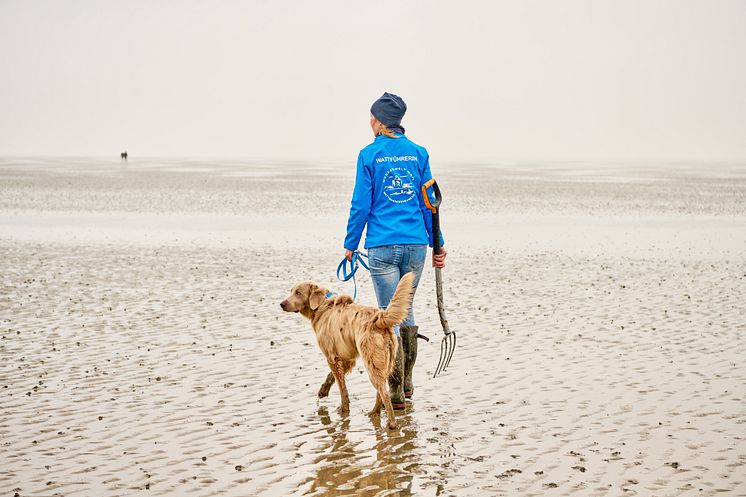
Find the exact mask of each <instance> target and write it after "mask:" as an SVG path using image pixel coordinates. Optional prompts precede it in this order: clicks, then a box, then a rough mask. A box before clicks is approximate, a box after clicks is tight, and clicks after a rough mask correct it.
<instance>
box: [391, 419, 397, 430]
mask: <svg viewBox="0 0 746 497" xmlns="http://www.w3.org/2000/svg"><path fill="white" fill-rule="evenodd" d="M397 428H399V425H397V424H396V421H389V430H396V429H397Z"/></svg>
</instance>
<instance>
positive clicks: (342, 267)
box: [337, 250, 370, 300]
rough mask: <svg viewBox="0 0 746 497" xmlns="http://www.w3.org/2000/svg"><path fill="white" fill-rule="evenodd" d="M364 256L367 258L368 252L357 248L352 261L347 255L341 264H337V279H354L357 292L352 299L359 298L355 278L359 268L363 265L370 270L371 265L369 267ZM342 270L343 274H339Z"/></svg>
mask: <svg viewBox="0 0 746 497" xmlns="http://www.w3.org/2000/svg"><path fill="white" fill-rule="evenodd" d="M363 258H365V259H367V258H368V254H364V253H362V252H360V251H359V250H356V251H354V252H353V253H352V260H351V261H348V260H347V258H346V257H345V258H344V259H342V262H340V263H339V266H337V279H338V280H339V281H350V279H352V283H353V284H354V285H355V293H354V294H353V296H352V300H357V280H356V279H355V273H356V272H357V270H358V268H359V267H360V266H361V265H362V266H363V267H364V268H365V269H367V270H368V271H370V267H368V264H367V263H366V262H365V261H364V260H363ZM348 266H349V269H348ZM340 271H342V276H340V275H339V272H340Z"/></svg>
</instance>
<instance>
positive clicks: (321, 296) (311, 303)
mask: <svg viewBox="0 0 746 497" xmlns="http://www.w3.org/2000/svg"><path fill="white" fill-rule="evenodd" d="M325 299H326V294H325V293H324V291H323V290H322V289H321V288H319V287H317V286H316V285H314V286H313V288H311V296H310V297H308V307H310V308H311V310H312V311H315V310H316V309H318V308H319V306H320V305H321V303H322V302H323V301H324V300H325Z"/></svg>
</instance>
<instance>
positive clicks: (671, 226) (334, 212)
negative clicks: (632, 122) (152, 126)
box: [0, 159, 746, 496]
mask: <svg viewBox="0 0 746 497" xmlns="http://www.w3.org/2000/svg"><path fill="white" fill-rule="evenodd" d="M352 168H353V165H339V164H328V165H306V164H266V163H265V164H253V163H248V162H242V161H184V160H180V161H179V160H173V161H141V162H140V161H131V162H130V163H129V164H127V165H126V166H122V165H121V164H120V163H119V162H115V161H104V160H93V159H77V160H71V159H44V160H13V159H3V160H0V191H1V192H2V194H1V195H0V255H1V257H0V399H1V400H0V406H1V411H0V440H1V442H0V494H2V495H15V494H18V495H20V496H52V495H65V496H67V495H70V496H74V495H79V496H93V495H95V496H124V495H198V496H210V495H228V496H245V495H267V496H272V495H316V496H322V495H324V496H337V495H371V496H372V495H376V496H385V495H424V496H430V495H433V496H434V495H443V496H447V495H454V496H472V495H473V496H482V495H505V496H537V495H542V496H543V495H589V496H617V495H640V496H674V495H675V496H678V495H698V496H699V495H721V494H723V495H746V469H745V466H746V442H745V441H744V438H745V437H746V432H745V431H744V424H745V423H746V409H745V407H744V406H746V401H745V400H746V390H745V389H744V385H745V384H746V367H744V363H743V358H744V356H745V355H746V342H745V340H744V333H746V318H744V316H746V303H745V302H746V165H743V164H683V163H682V164H624V165H617V164H564V163H552V164H499V165H480V164H473V165H438V166H437V167H436V171H437V172H438V178H439V183H440V184H441V188H442V190H443V193H444V197H445V200H444V205H443V215H442V217H443V227H444V231H445V236H446V245H447V247H448V248H449V250H450V255H449V260H448V268H447V269H446V271H445V273H444V285H445V301H446V306H447V309H448V318H449V321H450V324H451V327H452V329H454V330H455V331H456V332H457V333H458V348H457V350H456V353H455V355H454V358H453V361H452V364H451V367H450V368H449V369H448V370H447V371H446V373H445V374H443V375H441V376H439V377H438V378H435V379H432V378H431V376H432V373H433V371H434V368H435V365H436V363H437V360H438V354H439V351H440V349H439V341H440V336H441V332H440V330H439V322H438V318H437V312H436V307H435V292H434V277H433V274H432V271H431V270H428V271H427V272H426V273H425V274H424V275H423V279H422V282H421V284H420V289H419V290H418V293H417V297H416V299H415V313H416V315H417V320H418V322H419V324H420V326H421V332H422V333H424V334H425V335H427V336H429V337H430V338H431V341H430V343H425V342H421V343H420V352H419V358H418V363H417V366H416V368H415V387H416V391H415V396H414V398H413V400H412V402H411V403H408V405H407V410H406V412H405V413H402V414H400V415H399V416H398V421H399V424H400V426H401V428H400V429H399V430H398V431H389V430H387V429H386V428H385V416H384V418H383V420H378V419H374V420H371V419H370V418H369V417H368V416H366V414H365V413H366V411H367V410H368V409H370V407H372V405H373V402H374V392H373V389H372V387H371V386H370V383H369V382H368V379H367V376H366V375H365V374H364V371H363V369H362V364H359V365H358V367H357V368H356V370H355V371H353V373H352V375H351V377H350V378H349V380H348V386H349V389H350V397H351V407H352V412H351V413H350V415H349V416H346V417H343V416H341V415H340V413H339V412H338V410H337V407H338V405H339V397H338V391H337V389H336V387H334V388H333V389H332V392H331V395H330V396H329V397H328V398H325V399H321V400H318V399H317V398H316V396H315V394H316V391H317V389H318V386H319V385H320V383H321V381H322V380H323V379H324V377H325V375H326V366H325V363H324V361H323V359H322V356H321V353H320V352H319V351H318V348H317V346H316V344H315V341H314V337H313V333H312V331H311V329H310V327H309V325H308V323H307V322H306V321H305V320H304V319H303V318H302V317H300V316H298V315H288V314H285V313H282V312H281V311H280V308H279V302H280V300H282V298H283V297H284V296H285V293H286V292H287V290H288V289H289V288H290V286H292V284H293V283H294V282H296V281H298V280H302V279H309V278H310V279H315V280H317V281H319V282H320V283H322V284H325V285H327V286H328V287H330V288H332V289H334V290H336V291H340V292H348V293H352V286H351V285H350V284H346V283H341V282H338V281H336V278H335V276H334V270H335V268H336V265H337V263H338V262H339V259H340V258H341V255H342V251H341V248H340V246H341V240H342V238H343V236H344V232H343V230H344V225H345V219H346V211H347V208H348V205H349V194H350V192H351V189H352V181H353V170H352ZM359 285H360V286H359V296H360V301H361V302H364V303H369V304H373V303H374V302H375V298H374V296H373V291H372V288H371V285H370V277H369V276H368V275H366V274H363V275H362V276H361V277H360V279H359Z"/></svg>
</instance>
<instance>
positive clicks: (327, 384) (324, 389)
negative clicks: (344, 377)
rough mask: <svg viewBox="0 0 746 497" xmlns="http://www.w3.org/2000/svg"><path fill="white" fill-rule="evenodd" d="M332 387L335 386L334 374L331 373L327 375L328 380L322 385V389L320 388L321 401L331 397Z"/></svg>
mask: <svg viewBox="0 0 746 497" xmlns="http://www.w3.org/2000/svg"><path fill="white" fill-rule="evenodd" d="M332 385H334V373H329V374H328V375H326V380H324V383H322V385H321V388H319V398H320V399H321V398H323V397H326V396H327V395H329V390H331V389H332Z"/></svg>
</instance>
